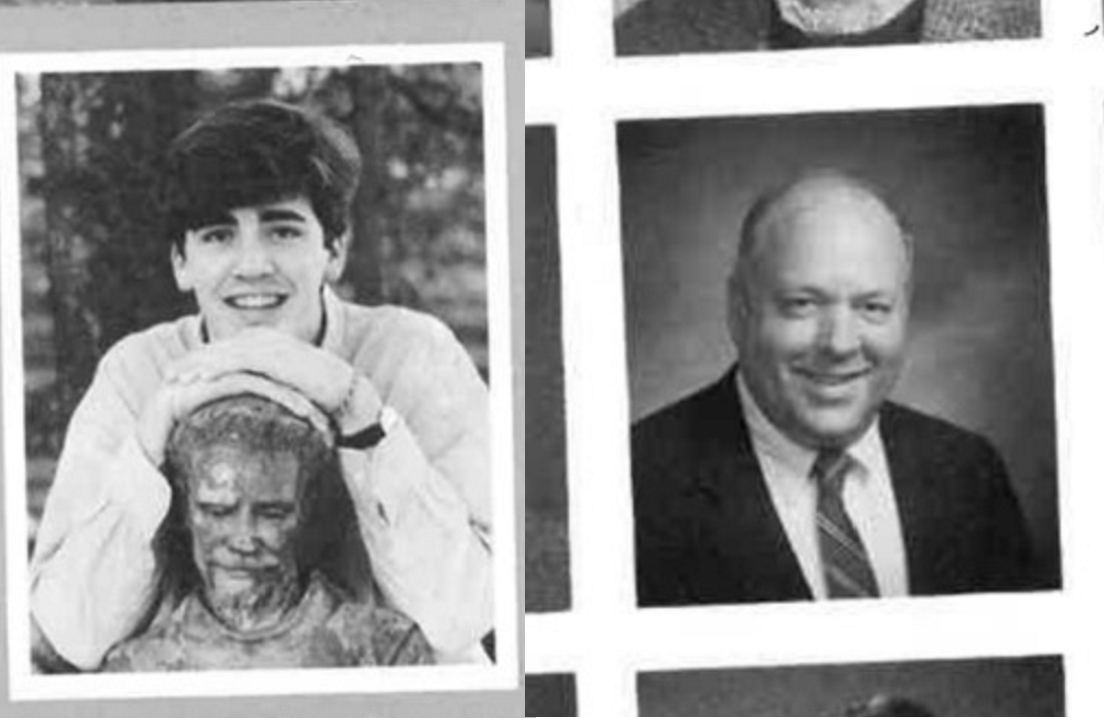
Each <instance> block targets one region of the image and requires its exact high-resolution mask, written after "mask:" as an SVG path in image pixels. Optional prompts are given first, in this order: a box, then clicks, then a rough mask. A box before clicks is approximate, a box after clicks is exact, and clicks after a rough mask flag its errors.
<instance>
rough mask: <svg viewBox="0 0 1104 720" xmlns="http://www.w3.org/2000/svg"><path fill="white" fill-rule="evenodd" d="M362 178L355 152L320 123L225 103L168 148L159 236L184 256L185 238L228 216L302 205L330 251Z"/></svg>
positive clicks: (271, 107) (328, 123) (289, 108)
mask: <svg viewBox="0 0 1104 720" xmlns="http://www.w3.org/2000/svg"><path fill="white" fill-rule="evenodd" d="M360 170H361V157H360V152H359V151H358V150H357V146H356V144H355V143H354V142H353V140H352V138H350V137H349V135H348V133H346V132H345V131H344V130H343V129H341V128H340V127H338V126H337V124H336V123H334V122H333V121H332V120H330V119H328V118H326V117H325V116H323V115H321V114H318V113H314V112H311V111H308V110H304V109H302V108H299V107H295V106H293V105H288V104H286V103H281V102H276V101H273V100H250V101H244V102H233V103H228V104H226V105H223V106H221V107H219V108H217V109H215V110H213V111H212V112H210V113H208V114H206V115H204V116H203V117H201V118H200V119H199V120H198V121H196V122H195V123H194V124H193V125H192V126H191V127H189V128H188V129H187V130H185V131H184V132H182V133H181V134H180V135H178V136H177V137H176V139H175V140H173V141H172V143H171V144H170V146H169V149H168V152H167V154H166V156H165V161H164V167H163V173H162V176H161V182H160V188H159V193H158V195H159V198H160V203H161V209H162V212H163V218H164V229H163V232H164V233H165V236H166V237H167V238H168V239H169V241H170V242H171V243H172V244H173V246H174V247H175V248H176V249H177V250H178V251H181V252H183V249H184V236H185V233H186V232H187V231H188V230H192V229H195V228H198V227H203V226H205V225H208V224H211V223H212V222H213V221H214V220H216V219H217V218H219V217H222V216H225V215H226V214H227V213H228V212H229V211H230V210H233V209H235V208H241V207H248V206H252V205H261V204H264V203H272V202H279V201H282V200H290V199H292V198H297V197H305V198H306V199H307V200H309V201H310V204H311V208H312V209H313V210H314V213H315V215H317V216H318V220H319V222H320V223H321V225H322V229H323V231H324V233H325V240H326V246H327V247H330V246H331V245H332V243H333V242H334V240H335V239H337V238H339V237H341V236H342V235H344V234H345V233H346V231H347V230H348V228H349V208H350V206H351V204H352V200H353V195H354V194H355V193H356V188H357V182H358V180H359V178H360Z"/></svg>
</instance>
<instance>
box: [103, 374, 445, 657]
mask: <svg viewBox="0 0 1104 720" xmlns="http://www.w3.org/2000/svg"><path fill="white" fill-rule="evenodd" d="M165 462H166V470H167V475H168V477H169V478H170V481H171V483H172V486H173V496H174V497H173V508H172V510H170V513H169V517H168V518H167V519H166V521H165V524H164V525H163V527H162V531H161V533H160V536H159V542H160V543H161V549H162V550H163V551H164V552H163V553H162V555H163V557H164V558H165V564H166V567H165V568H164V571H165V574H166V576H167V577H169V578H171V583H172V585H173V592H171V593H170V595H171V596H174V597H175V598H177V600H175V601H173V602H171V603H170V605H171V607H169V608H168V609H165V610H163V611H162V612H161V613H159V614H158V617H157V618H155V619H154V620H153V622H152V623H151V624H150V625H149V627H148V628H147V629H146V630H145V631H144V632H142V633H141V634H139V635H138V636H136V637H133V638H131V639H129V640H127V641H124V642H123V643H121V644H119V645H118V646H116V647H115V648H114V649H113V650H112V651H111V652H110V653H109V654H108V657H107V659H106V661H105V665H104V669H105V670H107V671H114V672H120V671H122V672H126V671H147V670H149V671H165V670H199V669H222V670H225V669H236V668H262V667H263V668H288V667H340V666H346V667H347V666H362V665H400V664H427V663H431V662H432V661H433V657H432V652H431V650H430V648H429V646H428V644H427V642H426V640H425V638H424V636H423V635H422V633H421V631H420V630H419V628H418V627H417V625H415V624H414V623H413V621H411V620H410V619H409V618H407V617H406V616H405V615H402V614H401V613H398V612H397V611H395V610H391V609H388V608H386V607H383V606H382V605H381V604H380V603H379V602H378V601H377V600H375V599H373V598H367V599H354V597H353V596H352V595H351V594H350V593H349V592H347V591H345V590H344V589H342V587H341V586H340V585H339V584H337V583H335V582H334V581H332V580H331V578H329V577H328V576H327V574H326V573H325V572H323V570H322V568H321V558H320V557H319V553H318V552H317V550H318V547H319V543H318V542H317V540H318V535H319V533H325V528H326V527H327V525H330V524H332V521H333V519H334V518H331V517H326V516H324V515H322V513H321V512H320V511H322V510H325V509H326V508H332V507H333V505H332V503H329V502H324V500H325V499H326V498H327V497H328V496H332V495H333V494H334V490H335V489H336V490H340V489H341V488H335V486H334V485H333V483H335V482H336V483H338V484H340V482H341V480H340V478H341V475H340V472H339V471H338V469H337V468H336V462H337V460H336V454H335V452H334V450H333V448H332V439H331V438H330V437H328V436H327V434H326V433H324V432H322V431H320V430H319V429H318V428H316V427H315V426H313V425H312V424H311V423H309V422H307V421H306V420H304V419H302V418H299V417H297V416H295V415H293V414H292V413H291V412H290V411H289V410H287V409H286V408H284V407H283V406H282V405H280V404H278V403H276V402H274V401H271V400H268V399H266V398H261V397H258V396H253V395H239V396H234V397H229V398H223V399H220V400H216V401H214V402H211V403H209V404H207V405H204V406H202V407H200V408H199V409H197V410H196V411H194V412H193V413H192V414H191V415H189V416H188V417H186V418H185V419H184V420H182V421H181V422H179V423H178V424H177V426H176V427H175V428H174V430H173V433H172V435H171V437H170V440H169V444H168V447H167V451H166V461H165ZM337 496H338V497H343V499H344V500H346V501H347V500H348V496H347V495H343V496H342V495H341V493H340V492H339V493H337Z"/></svg>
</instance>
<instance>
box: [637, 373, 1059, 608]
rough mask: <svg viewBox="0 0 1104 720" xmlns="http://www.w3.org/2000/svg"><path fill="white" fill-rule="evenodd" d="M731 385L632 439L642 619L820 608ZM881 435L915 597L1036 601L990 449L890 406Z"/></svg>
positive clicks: (675, 409)
mask: <svg viewBox="0 0 1104 720" xmlns="http://www.w3.org/2000/svg"><path fill="white" fill-rule="evenodd" d="M734 373H735V370H733V371H731V372H729V373H728V374H726V375H725V376H724V378H722V379H721V380H720V381H719V382H717V383H716V384H714V385H712V386H711V387H708V388H706V389H704V390H702V391H700V392H698V393H697V394H695V395H692V396H690V397H689V398H686V399H684V400H682V401H680V402H678V403H676V404H674V405H672V406H670V407H668V408H665V409H663V410H661V411H659V412H658V413H656V414H655V415H652V416H650V417H648V418H645V419H644V420H642V421H640V422H639V423H637V424H636V425H635V426H634V427H633V431H632V467H633V495H634V509H635V512H636V568H637V597H638V601H639V604H640V605H641V606H645V607H647V606H659V605H688V604H702V603H740V602H762V601H777V600H802V599H806V600H807V599H812V594H811V591H810V590H809V587H808V585H807V584H806V582H805V579H804V576H803V574H802V572H801V568H800V566H799V564H798V561H797V557H796V556H795V555H794V553H793V551H792V549H791V548H790V545H789V541H788V540H787V538H786V533H785V530H784V529H783V527H782V523H781V521H780V520H779V518H778V515H777V513H776V512H775V510H774V507H773V505H772V503H771V499H770V496H769V494H768V491H767V487H766V483H765V481H764V480H763V474H762V471H761V470H760V467H759V461H758V460H757V459H756V456H755V453H754V451H753V449H752V444H751V439H750V436H749V433H748V428H747V425H746V424H745V421H744V416H743V412H742V410H741V408H740V401H739V393H738V391H737V388H736V382H735V377H734ZM879 422H880V430H881V433H882V440H883V442H884V444H885V449H886V455H887V461H888V465H889V470H890V474H891V475H892V482H893V490H894V494H895V496H896V499H897V506H898V511H899V512H900V514H901V526H902V531H903V533H904V541H905V550H906V557H907V563H908V574H909V586H910V591H911V594H913V595H943V594H951V593H965V592H991V591H1005V590H1026V589H1033V588H1037V586H1038V585H1039V583H1038V582H1037V580H1036V578H1035V573H1034V570H1033V560H1032V552H1031V542H1030V539H1029V535H1028V531H1027V528H1026V526H1025V523H1024V520H1023V516H1022V514H1021V512H1020V508H1019V505H1018V503H1017V501H1016V498H1015V496H1014V495H1013V493H1012V489H1011V487H1010V485H1009V482H1008V477H1007V474H1006V472H1005V469H1004V465H1003V463H1002V462H1001V459H1000V457H999V456H998V455H997V453H996V451H995V450H994V449H993V448H992V446H991V445H990V444H989V443H988V442H987V441H986V440H984V439H983V438H981V437H980V436H977V435H974V434H972V433H969V432H966V431H965V430H961V429H959V428H957V427H955V426H953V425H951V424H949V423H947V422H944V421H942V420H938V419H936V418H933V417H930V416H927V415H923V414H921V413H918V412H916V411H913V410H909V409H907V408H905V407H902V406H899V405H895V404H892V403H887V404H886V405H885V406H884V407H883V408H882V410H881V412H880V415H879Z"/></svg>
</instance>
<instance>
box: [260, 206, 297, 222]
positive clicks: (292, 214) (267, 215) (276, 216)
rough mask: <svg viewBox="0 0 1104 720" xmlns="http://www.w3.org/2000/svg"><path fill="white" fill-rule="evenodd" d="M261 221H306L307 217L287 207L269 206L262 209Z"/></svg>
mask: <svg viewBox="0 0 1104 720" xmlns="http://www.w3.org/2000/svg"><path fill="white" fill-rule="evenodd" d="M260 215H261V222H284V221H291V222H306V221H307V218H306V217H304V216H303V215H302V214H301V213H299V212H296V211H295V210H287V209H285V208H268V209H265V210H261V213H260Z"/></svg>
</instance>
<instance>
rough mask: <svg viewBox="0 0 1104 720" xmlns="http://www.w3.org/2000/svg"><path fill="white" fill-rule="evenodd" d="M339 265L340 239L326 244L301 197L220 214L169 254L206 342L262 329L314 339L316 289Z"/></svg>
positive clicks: (318, 316)
mask: <svg viewBox="0 0 1104 720" xmlns="http://www.w3.org/2000/svg"><path fill="white" fill-rule="evenodd" d="M344 261H345V242H344V239H343V238H336V239H334V240H333V242H331V243H330V245H329V246H327V244H326V242H325V233H324V231H323V229H322V225H321V223H320V222H319V220H318V217H317V216H316V215H315V213H314V210H313V209H312V207H311V204H310V202H309V201H308V200H307V199H306V198H303V197H299V198H293V199H290V200H284V201H279V202H272V203H267V204H261V205H252V206H248V207H243V208H236V209H234V210H231V211H228V212H227V213H226V214H225V215H224V216H223V217H219V218H215V219H214V220H213V221H211V222H210V223H209V224H207V225H204V226H203V227H198V228H195V229H192V230H189V231H188V232H187V234H186V236H185V239H184V246H183V250H182V251H178V250H176V249H174V250H173V254H172V263H173V271H174V274H175V276H176V281H177V285H178V287H179V288H180V289H181V290H182V291H185V292H188V291H190V292H194V293H195V297H196V302H197V304H198V305H199V311H200V314H201V315H202V316H203V321H204V324H205V326H206V328H207V332H208V333H209V334H210V336H211V337H212V338H213V339H221V338H225V337H230V336H232V335H234V334H236V333H237V332H239V331H241V330H243V329H245V328H247V327H255V326H265V327H271V328H275V329H277V330H281V331H284V332H287V333H288V334H290V335H292V336H294V337H297V338H299V339H300V340H304V341H306V342H312V341H314V340H315V339H316V338H317V335H318V333H319V331H320V329H321V325H322V295H321V290H322V286H323V284H324V283H325V282H328V281H329V282H332V281H334V280H336V279H337V278H338V277H339V276H340V274H341V270H342V268H343V267H344Z"/></svg>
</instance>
